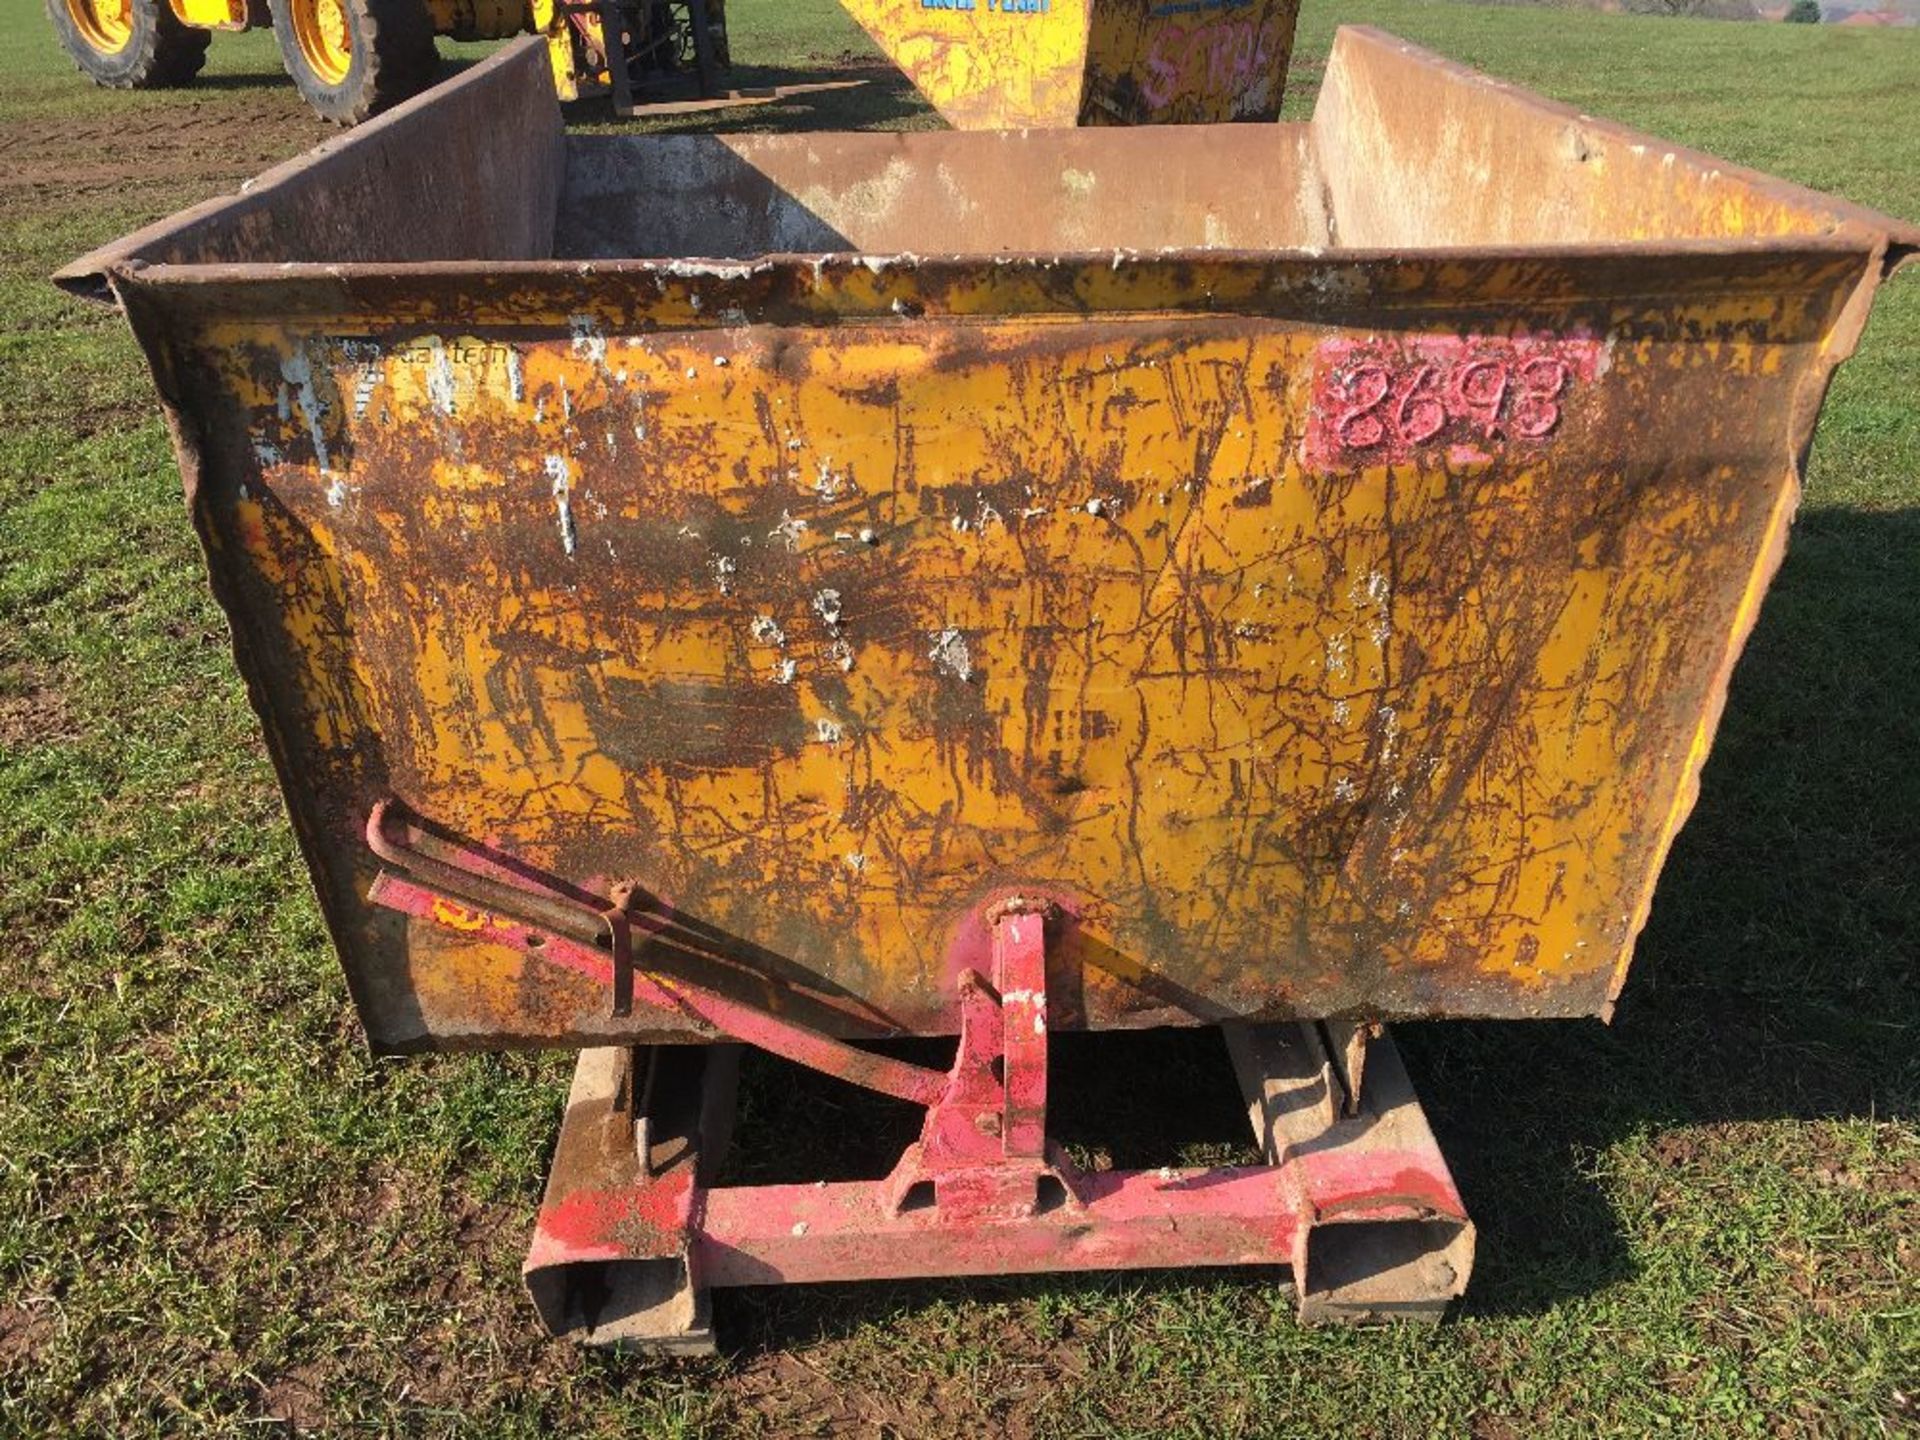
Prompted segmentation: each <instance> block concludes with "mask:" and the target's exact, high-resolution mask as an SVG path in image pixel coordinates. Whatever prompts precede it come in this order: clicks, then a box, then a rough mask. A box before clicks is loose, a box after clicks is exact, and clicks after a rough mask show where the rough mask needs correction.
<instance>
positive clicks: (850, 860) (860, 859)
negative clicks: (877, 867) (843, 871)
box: [847, 850, 867, 875]
mask: <svg viewBox="0 0 1920 1440" xmlns="http://www.w3.org/2000/svg"><path fill="white" fill-rule="evenodd" d="M847 865H848V867H849V868H850V869H852V871H853V873H854V874H856V875H858V874H859V873H860V872H861V871H863V870H865V869H866V868H867V857H866V856H865V855H863V854H861V853H860V852H859V851H858V850H853V851H849V852H848V854H847Z"/></svg>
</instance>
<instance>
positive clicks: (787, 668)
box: [773, 660, 800, 685]
mask: <svg viewBox="0 0 1920 1440" xmlns="http://www.w3.org/2000/svg"><path fill="white" fill-rule="evenodd" d="M799 673H800V667H799V666H798V665H796V664H795V663H794V662H793V661H791V660H776V661H774V662H773V678H774V681H775V683H776V684H780V685H791V684H792V683H793V677H794V676H795V675H797V674H799Z"/></svg>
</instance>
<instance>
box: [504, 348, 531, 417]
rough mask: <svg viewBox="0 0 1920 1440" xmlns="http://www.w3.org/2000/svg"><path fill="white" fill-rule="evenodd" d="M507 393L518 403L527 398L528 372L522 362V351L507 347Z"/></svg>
mask: <svg viewBox="0 0 1920 1440" xmlns="http://www.w3.org/2000/svg"><path fill="white" fill-rule="evenodd" d="M507 394H508V396H510V397H511V398H512V400H513V403H514V404H516V405H518V404H520V403H521V402H522V401H524V400H525V399H526V398H527V372H526V369H525V367H524V366H522V365H521V363H520V352H519V351H518V350H517V349H515V348H514V347H513V346H508V347H507Z"/></svg>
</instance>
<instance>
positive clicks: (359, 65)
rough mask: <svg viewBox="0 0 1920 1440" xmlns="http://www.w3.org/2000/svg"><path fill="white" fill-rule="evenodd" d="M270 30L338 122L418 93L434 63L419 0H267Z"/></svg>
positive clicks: (311, 100) (310, 94) (319, 104)
mask: <svg viewBox="0 0 1920 1440" xmlns="http://www.w3.org/2000/svg"><path fill="white" fill-rule="evenodd" d="M49 3H52V0H49ZM60 3H63V4H65V3H76V4H77V3H82V0H60ZM273 38H274V39H275V40H277V41H278V42H279V44H280V59H281V61H282V62H283V63H284V64H285V65H286V67H287V73H288V74H289V75H291V76H292V77H293V83H294V85H295V86H297V87H298V88H299V91H300V97H301V98H302V99H303V100H305V101H306V102H307V104H308V105H310V106H312V107H313V109H314V112H315V113H316V114H318V115H319V116H320V117H321V118H322V119H325V120H331V121H333V123H334V124H336V125H358V124H359V123H360V122H361V121H362V120H365V119H367V118H368V117H369V116H373V115H378V114H379V113H380V112H381V111H382V110H385V109H387V108H388V107H390V106H393V105H397V104H399V103H400V102H401V101H402V100H405V99H407V98H408V97H409V96H412V95H417V94H418V93H419V92H420V91H422V90H424V89H426V88H427V86H429V85H431V84H432V83H433V73H434V71H435V70H436V69H437V68H438V66H439V64H440V57H439V55H438V54H437V53H435V51H434V48H433V16H432V15H431V14H430V13H429V12H428V10H427V7H426V4H425V0H273Z"/></svg>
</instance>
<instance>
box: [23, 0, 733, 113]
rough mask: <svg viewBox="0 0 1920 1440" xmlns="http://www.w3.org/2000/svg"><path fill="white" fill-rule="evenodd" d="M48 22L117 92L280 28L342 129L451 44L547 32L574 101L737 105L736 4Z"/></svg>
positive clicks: (86, 14) (175, 11)
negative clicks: (732, 73) (728, 85)
mask: <svg viewBox="0 0 1920 1440" xmlns="http://www.w3.org/2000/svg"><path fill="white" fill-rule="evenodd" d="M47 12H48V14H49V15H50V16H51V17H52V19H53V28H54V31H55V33H56V34H58V35H59V37H60V43H61V44H62V45H64V46H65V47H66V50H67V53H68V54H69V55H71V56H72V57H73V59H74V62H75V63H76V64H77V65H78V66H79V67H80V69H81V70H82V71H83V72H85V73H86V74H87V75H88V76H90V77H91V78H92V79H93V81H94V82H95V83H96V84H99V85H106V86H110V87H112V88H114V89H119V90H140V89H147V88H158V87H165V86H174V85H185V84H187V83H188V82H189V81H191V80H192V79H193V77H194V76H195V75H197V74H199V73H200V67H201V66H202V65H203V64H204V63H205V61H206V54H207V45H208V43H209V41H210V40H211V39H212V35H213V32H214V31H215V30H251V29H258V28H264V27H266V26H269V25H270V26H272V27H273V34H274V39H275V40H276V41H278V42H279V46H280V56H281V59H282V60H283V61H284V62H285V64H286V67H287V73H288V74H289V75H291V76H292V77H293V83H294V84H295V85H296V86H298V87H299V90H300V94H301V96H302V97H303V98H304V99H305V100H306V102H307V103H308V104H309V105H310V106H312V107H313V109H314V110H315V111H316V112H317V113H318V114H319V115H320V116H322V117H323V118H324V119H327V120H331V121H333V122H335V123H336V124H340V125H353V124H357V123H358V122H360V121H362V120H365V119H367V118H368V117H369V116H371V115H374V114H377V113H378V112H380V111H382V110H384V109H386V108H387V107H389V106H391V105H394V104H397V103H398V102H400V101H402V100H405V99H406V98H407V97H409V96H411V95H414V94H417V93H418V92H420V91H421V90H424V89H426V87H427V86H428V85H430V84H432V83H433V79H434V75H435V72H436V70H437V69H438V65H439V57H438V56H437V54H436V53H435V51H434V38H435V37H436V36H440V35H446V36H450V37H451V38H453V39H455V40H497V39H504V38H505V37H507V36H510V35H518V34H521V33H523V32H527V31H531V32H533V33H535V34H541V35H545V36H546V37H547V41H548V47H549V51H550V53H551V55H552V59H553V71H554V80H555V82H556V84H557V86H558V88H559V91H560V95H561V98H562V99H567V100H572V99H576V98H578V97H580V96H582V95H588V94H602V93H604V94H611V95H612V96H613V98H614V102H615V105H616V108H618V109H620V110H622V111H630V110H631V109H633V108H635V106H636V105H637V104H638V103H639V102H640V100H641V98H642V97H647V98H652V99H655V100H660V101H665V102H668V103H672V102H676V101H677V102H683V103H684V102H686V101H689V100H691V101H693V102H694V103H702V102H704V103H708V104H712V103H726V101H727V99H728V98H729V97H727V96H724V95H723V94H722V92H721V89H720V80H721V75H722V72H723V71H724V70H725V69H726V66H727V63H728V61H727V37H726V19H725V11H724V0H584V3H580V0H47ZM610 34H612V35H617V36H618V38H619V44H618V52H619V54H618V58H617V59H616V61H615V62H614V63H612V64H609V62H608V51H609V48H610V47H609V46H608V44H607V43H606V37H607V36H608V35H610ZM739 98H746V97H739Z"/></svg>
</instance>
